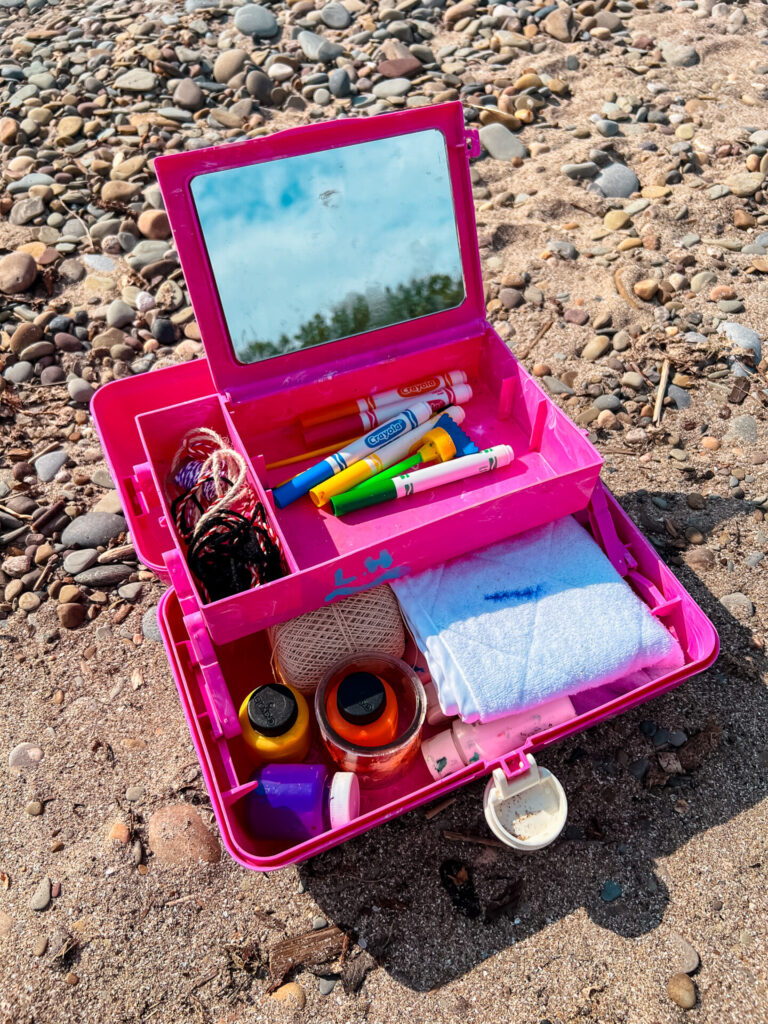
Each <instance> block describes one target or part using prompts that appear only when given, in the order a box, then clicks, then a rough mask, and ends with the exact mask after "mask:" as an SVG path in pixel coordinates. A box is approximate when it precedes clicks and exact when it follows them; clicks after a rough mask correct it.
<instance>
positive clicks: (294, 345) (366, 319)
mask: <svg viewBox="0 0 768 1024" xmlns="http://www.w3.org/2000/svg"><path fill="white" fill-rule="evenodd" d="M463 300H464V282H463V280H462V279H461V277H458V278H454V277H451V276H450V275H448V274H429V275H427V276H426V277H418V278H411V280H410V281H408V282H405V283H403V284H399V285H397V286H396V287H395V288H391V287H386V288H384V289H382V290H380V291H378V292H377V291H373V290H371V291H369V292H368V293H367V294H366V295H361V294H359V293H354V292H353V293H351V294H350V295H348V296H347V297H346V298H345V299H344V301H343V302H340V303H339V304H338V305H336V306H333V307H332V308H331V310H330V312H329V313H326V314H323V313H320V312H317V313H315V315H314V316H313V317H312V318H311V319H310V320H307V321H305V322H304V323H303V324H301V326H300V327H299V328H298V330H297V331H296V332H295V334H293V336H289V335H287V334H281V335H280V337H279V338H278V339H277V341H258V340H249V339H248V338H247V337H241V339H240V343H239V344H238V346H237V351H238V356H239V358H240V359H241V360H242V361H243V362H246V363H251V362H255V361H257V360H259V359H267V358H269V357H270V356H279V355H283V354H285V353H286V352H295V351H297V350H298V349H302V348H311V347H312V346H314V345H324V344H325V343H326V342H328V341H335V340H336V339H338V338H349V337H352V336H353V335H355V334H362V333H363V332H364V331H372V330H375V329H376V328H380V327H389V326H390V325H391V324H398V323H404V322H405V321H407V320H415V319H416V318H418V317H422V316H428V315H429V314H430V313H437V312H440V311H441V310H444V309H453V308H454V307H456V306H458V305H460V304H461V302H462V301H463Z"/></svg>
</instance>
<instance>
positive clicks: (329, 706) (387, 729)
mask: <svg viewBox="0 0 768 1024" xmlns="http://www.w3.org/2000/svg"><path fill="white" fill-rule="evenodd" d="M326 714H327V716H328V723H329V725H330V726H331V728H332V729H335V730H336V732H337V733H338V734H339V736H341V737H342V738H343V739H345V740H347V741H348V742H350V743H354V744H356V745H357V746H359V747H383V746H386V745H387V744H388V743H391V742H392V741H393V740H394V739H395V737H396V736H397V718H398V708H397V697H396V696H395V692H394V690H393V689H392V687H391V686H390V685H389V683H387V682H386V681H385V680H384V679H382V678H381V676H378V675H375V674H374V673H373V672H350V673H349V675H346V676H344V677H343V678H341V679H339V680H338V682H335V683H334V684H333V686H332V687H331V688H330V689H329V690H328V694H327V697H326Z"/></svg>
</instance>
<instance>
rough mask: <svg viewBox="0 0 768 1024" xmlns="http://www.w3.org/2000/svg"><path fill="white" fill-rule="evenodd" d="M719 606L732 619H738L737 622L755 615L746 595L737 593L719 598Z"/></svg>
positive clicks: (753, 607)
mask: <svg viewBox="0 0 768 1024" xmlns="http://www.w3.org/2000/svg"><path fill="white" fill-rule="evenodd" d="M720 604H721V605H722V606H723V607H724V608H725V610H726V611H727V612H729V613H730V614H731V615H732V616H733V617H734V619H738V620H739V621H743V620H745V619H751V618H752V616H753V615H754V614H755V606H754V605H753V604H752V602H751V601H750V600H749V598H748V597H747V596H746V594H741V593H739V592H738V591H737V592H736V593H734V594H726V595H725V597H721V598H720Z"/></svg>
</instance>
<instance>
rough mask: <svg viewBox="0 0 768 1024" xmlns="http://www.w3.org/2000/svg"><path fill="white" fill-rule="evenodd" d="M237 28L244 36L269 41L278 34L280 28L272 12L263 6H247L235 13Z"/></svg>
mask: <svg viewBox="0 0 768 1024" xmlns="http://www.w3.org/2000/svg"><path fill="white" fill-rule="evenodd" d="M235 28H236V29H237V31H238V32H242V33H243V35H244V36H253V37H254V39H269V38H270V37H271V36H274V35H276V34H277V32H278V29H279V26H278V24H277V18H276V17H275V16H274V14H273V13H272V11H270V10H268V9H267V8H266V7H262V6H261V4H246V5H245V7H240V8H238V10H237V11H236V12H235Z"/></svg>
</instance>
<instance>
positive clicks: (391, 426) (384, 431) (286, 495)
mask: <svg viewBox="0 0 768 1024" xmlns="http://www.w3.org/2000/svg"><path fill="white" fill-rule="evenodd" d="M434 415H435V410H434V409H433V408H432V406H431V405H430V403H429V402H426V401H424V402H416V403H415V404H414V405H412V406H411V407H410V409H404V410H403V411H402V412H399V413H398V414H397V416H393V417H392V419H391V420H387V421H386V423H382V424H381V425H380V426H378V427H374V429H373V430H370V431H369V432H368V433H367V434H365V435H364V436H363V437H360V438H358V439H357V441H353V442H352V443H351V444H350V445H349V446H348V447H347V448H342V449H341V451H338V452H334V454H333V455H329V456H328V458H327V459H323V461H322V462H318V463H317V464H316V465H314V466H311V467H310V468H309V469H305V470H304V472H303V473H299V474H298V476H295V477H294V478H293V480H289V481H288V483H285V484H283V485H282V486H281V487H276V488H275V490H274V491H273V494H274V498H275V504H276V505H277V507H278V508H285V506H286V505H290V504H291V502H294V501H297V500H298V499H299V498H300V497H301V496H302V495H304V494H308V493H309V491H311V490H312V488H313V487H317V485H318V484H321V483H322V482H323V481H324V480H328V479H330V477H332V476H335V475H336V474H337V473H340V472H341V471H342V469H348V468H349V467H350V466H352V465H354V464H355V463H356V462H359V461H360V460H361V459H364V458H365V457H366V455H370V454H371V452H373V451H376V449H377V448H382V447H383V446H384V445H385V444H390V443H391V442H392V441H394V440H395V438H397V437H400V436H401V435H402V434H407V433H408V432H409V431H411V430H415V428H416V427H418V426H420V425H421V424H422V423H426V421H427V420H428V419H429V418H430V417H431V416H434Z"/></svg>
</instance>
